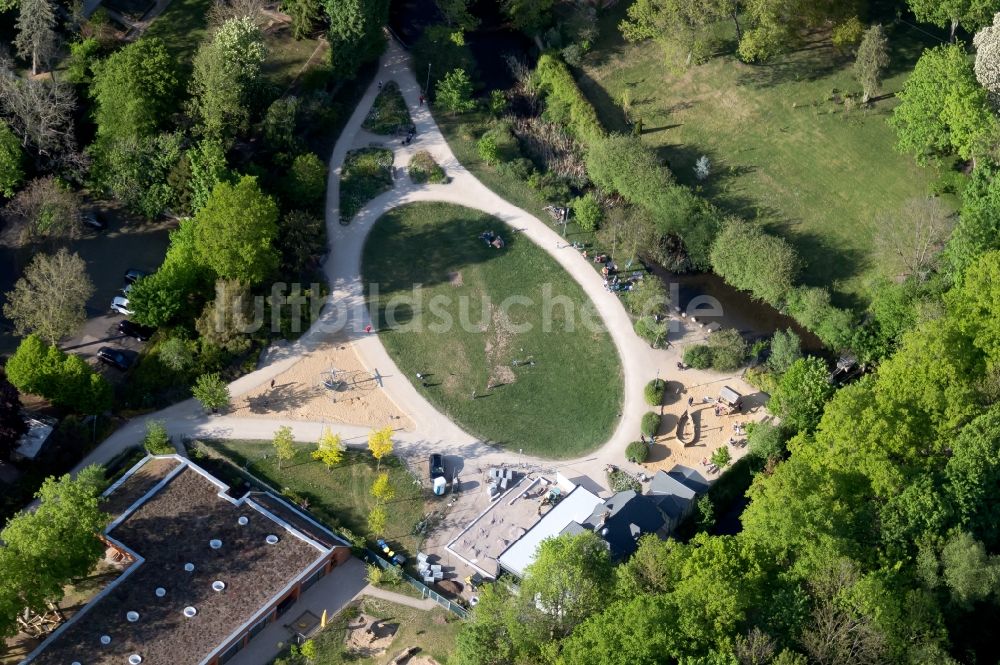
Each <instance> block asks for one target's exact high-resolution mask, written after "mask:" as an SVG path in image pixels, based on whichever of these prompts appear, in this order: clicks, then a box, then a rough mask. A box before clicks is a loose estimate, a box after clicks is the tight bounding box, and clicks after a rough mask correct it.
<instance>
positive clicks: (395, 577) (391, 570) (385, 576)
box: [382, 566, 403, 586]
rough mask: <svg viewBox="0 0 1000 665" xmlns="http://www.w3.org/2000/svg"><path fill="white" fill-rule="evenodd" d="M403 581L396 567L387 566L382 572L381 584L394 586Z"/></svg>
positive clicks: (401, 572)
mask: <svg viewBox="0 0 1000 665" xmlns="http://www.w3.org/2000/svg"><path fill="white" fill-rule="evenodd" d="M402 581H403V571H402V570H400V569H399V568H398V567H396V566H389V567H388V568H386V569H385V570H383V571H382V584H387V585H389V586H396V585H397V584H399V583H400V582H402Z"/></svg>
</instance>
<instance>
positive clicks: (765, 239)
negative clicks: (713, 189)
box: [711, 219, 802, 305]
mask: <svg viewBox="0 0 1000 665" xmlns="http://www.w3.org/2000/svg"><path fill="white" fill-rule="evenodd" d="M711 261H712V268H713V269H714V271H715V272H716V274H718V275H719V276H720V277H722V278H723V279H724V280H726V283H728V284H731V285H733V286H735V287H736V288H738V289H743V290H745V291H749V292H750V293H752V294H753V296H754V297H755V298H758V299H760V300H763V301H764V302H766V303H770V304H772V305H776V304H778V303H780V302H781V301H782V300H784V298H785V296H786V295H787V294H788V292H789V291H790V290H791V289H792V287H793V286H794V285H795V278H796V276H797V275H798V272H799V269H800V267H801V264H802V262H801V261H800V260H799V256H798V253H797V252H796V251H795V248H794V247H792V246H791V245H790V244H789V243H788V242H786V241H785V240H783V239H781V238H778V237H776V236H772V235H770V234H768V233H766V232H765V231H764V230H763V229H762V228H760V226H758V225H756V224H751V223H749V222H744V221H742V220H739V219H732V220H729V221H728V222H726V224H725V225H724V226H723V227H722V231H721V232H720V233H719V235H718V236H717V237H716V238H715V242H713V243H712V252H711Z"/></svg>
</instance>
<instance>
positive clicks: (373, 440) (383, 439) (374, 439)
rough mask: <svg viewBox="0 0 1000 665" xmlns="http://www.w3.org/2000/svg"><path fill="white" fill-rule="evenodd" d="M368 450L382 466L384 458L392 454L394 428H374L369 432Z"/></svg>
mask: <svg viewBox="0 0 1000 665" xmlns="http://www.w3.org/2000/svg"><path fill="white" fill-rule="evenodd" d="M368 450H369V451H370V452H371V454H372V457H374V458H375V459H376V461H377V462H378V468H379V469H381V468H382V458H383V457H385V456H386V455H391V454H392V428H391V427H383V428H382V429H373V430H372V431H371V432H369V433H368Z"/></svg>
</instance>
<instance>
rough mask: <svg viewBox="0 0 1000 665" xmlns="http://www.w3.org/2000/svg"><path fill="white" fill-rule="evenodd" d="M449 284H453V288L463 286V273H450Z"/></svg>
mask: <svg viewBox="0 0 1000 665" xmlns="http://www.w3.org/2000/svg"><path fill="white" fill-rule="evenodd" d="M448 283H449V284H451V285H452V286H462V284H464V283H465V282H464V280H463V279H462V273H461V272H450V273H448Z"/></svg>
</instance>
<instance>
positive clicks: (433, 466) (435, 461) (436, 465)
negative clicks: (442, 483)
mask: <svg viewBox="0 0 1000 665" xmlns="http://www.w3.org/2000/svg"><path fill="white" fill-rule="evenodd" d="M429 466H430V473H431V480H434V479H435V478H441V477H443V476H444V460H443V459H442V458H441V455H440V454H439V453H433V454H431V460H430V465H429Z"/></svg>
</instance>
